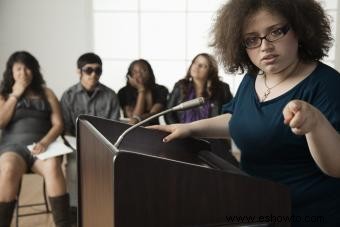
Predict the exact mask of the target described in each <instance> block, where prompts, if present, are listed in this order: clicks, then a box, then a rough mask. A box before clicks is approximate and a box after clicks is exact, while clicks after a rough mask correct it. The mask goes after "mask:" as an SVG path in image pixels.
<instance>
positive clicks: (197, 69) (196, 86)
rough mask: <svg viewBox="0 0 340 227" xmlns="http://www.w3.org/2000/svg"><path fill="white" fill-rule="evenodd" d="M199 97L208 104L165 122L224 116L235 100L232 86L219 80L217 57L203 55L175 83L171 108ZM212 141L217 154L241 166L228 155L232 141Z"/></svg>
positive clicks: (173, 114)
mask: <svg viewBox="0 0 340 227" xmlns="http://www.w3.org/2000/svg"><path fill="white" fill-rule="evenodd" d="M197 97H204V99H205V104H204V105H202V106H200V107H198V108H193V109H188V110H185V111H177V112H171V113H168V114H167V115H165V121H166V122H167V123H168V124H175V123H189V122H193V121H197V120H201V119H205V118H209V117H215V116H217V115H219V114H221V110H222V105H223V104H225V103H227V102H229V101H230V100H231V99H232V98H233V96H232V94H231V92H230V89H229V85H228V84H226V83H224V82H222V81H221V80H220V79H219V77H218V66H217V62H216V60H215V58H214V57H213V56H211V55H210V54H207V53H200V54H198V55H196V57H195V58H194V59H193V60H192V62H191V65H190V67H189V69H188V71H187V73H186V76H185V77H184V78H183V79H181V80H180V81H178V82H177V83H176V84H175V86H174V89H173V90H172V92H171V94H170V97H169V100H168V105H167V108H171V107H174V106H176V105H178V104H180V103H181V102H185V101H188V100H191V99H195V98H197ZM208 140H209V142H210V143H211V148H212V151H213V152H214V153H216V154H218V155H219V156H220V157H222V158H224V159H226V160H228V161H230V162H231V163H232V164H234V165H236V166H238V162H237V161H236V159H235V158H234V157H233V156H232V155H231V153H230V152H228V151H230V149H231V142H230V140H227V139H208Z"/></svg>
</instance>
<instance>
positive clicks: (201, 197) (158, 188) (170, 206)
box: [77, 115, 291, 227]
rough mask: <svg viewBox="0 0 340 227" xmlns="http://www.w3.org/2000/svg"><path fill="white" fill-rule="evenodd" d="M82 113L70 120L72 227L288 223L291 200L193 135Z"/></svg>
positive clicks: (285, 192)
mask: <svg viewBox="0 0 340 227" xmlns="http://www.w3.org/2000/svg"><path fill="white" fill-rule="evenodd" d="M128 127H129V125H127V124H124V123H120V122H116V121H111V120H107V119H102V118H98V117H93V116H87V115H82V116H80V117H79V118H78V121H77V146H78V149H77V164H78V166H77V168H78V224H79V226H83V227H93V226H101V227H111V226H115V227H130V226H139V227H142V226H146V227H153V226H155V227H167V226H169V227H175V226H188V227H189V226H190V227H193V226H195V227H196V226H205V227H208V226H209V227H212V226H219V227H222V226H229V227H230V226H290V223H287V222H283V221H282V218H283V217H290V206H291V204H290V195H289V192H288V189H287V188H286V187H284V186H282V185H280V184H277V183H274V182H270V181H267V180H263V179H258V178H254V177H251V176H249V175H247V174H245V173H243V172H242V171H240V170H239V169H237V168H236V167H234V166H232V165H230V164H229V163H228V162H226V161H224V160H222V159H220V158H219V157H218V156H216V155H214V154H212V153H211V152H210V146H209V143H208V142H205V141H204V140H198V139H194V138H187V139H180V140H176V141H172V142H170V143H166V144H165V143H163V142H162V138H164V136H165V135H166V134H167V133H165V132H161V131H157V130H150V129H145V128H142V127H139V128H136V129H135V130H134V131H131V132H130V133H129V134H127V135H126V137H125V138H124V139H123V141H122V143H121V144H120V147H119V151H118V152H116V151H115V150H114V148H113V144H114V143H115V142H116V140H117V139H118V137H119V135H120V134H121V133H122V132H123V131H124V130H126V129H127V128H128Z"/></svg>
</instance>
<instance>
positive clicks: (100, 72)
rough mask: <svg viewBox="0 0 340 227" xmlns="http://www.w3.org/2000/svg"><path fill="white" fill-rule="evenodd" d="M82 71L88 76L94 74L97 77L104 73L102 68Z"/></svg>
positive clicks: (90, 68) (89, 68)
mask: <svg viewBox="0 0 340 227" xmlns="http://www.w3.org/2000/svg"><path fill="white" fill-rule="evenodd" d="M81 71H82V72H83V73H85V74H87V75H91V74H92V73H93V72H94V73H95V74H96V75H97V76H101V75H102V72H103V71H102V68H101V67H96V68H92V67H86V68H82V69H81Z"/></svg>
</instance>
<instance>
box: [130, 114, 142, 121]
mask: <svg viewBox="0 0 340 227" xmlns="http://www.w3.org/2000/svg"><path fill="white" fill-rule="evenodd" d="M132 118H134V119H136V120H137V121H138V122H141V121H142V118H141V117H140V116H138V115H133V116H132Z"/></svg>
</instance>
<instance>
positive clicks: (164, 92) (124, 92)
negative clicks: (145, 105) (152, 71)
mask: <svg viewBox="0 0 340 227" xmlns="http://www.w3.org/2000/svg"><path fill="white" fill-rule="evenodd" d="M168 94H169V91H168V89H167V88H166V87H164V86H162V85H159V84H156V85H155V86H154V87H153V88H152V89H151V95H152V101H153V103H154V104H156V103H159V104H162V105H163V107H166V101H167V98H168ZM137 96H138V93H137V89H135V88H133V87H131V86H125V87H123V88H121V89H120V90H119V92H118V99H119V103H120V105H121V107H122V109H123V110H124V107H125V106H135V105H136V102H137ZM124 114H125V113H124ZM125 117H126V116H125ZM149 124H150V125H151V124H159V121H158V119H154V120H152V121H150V122H149Z"/></svg>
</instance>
